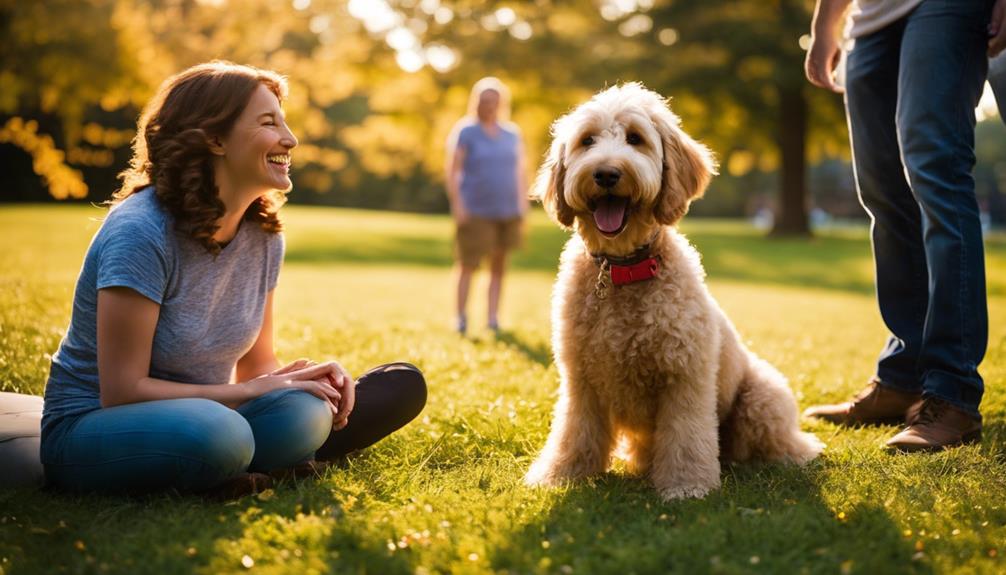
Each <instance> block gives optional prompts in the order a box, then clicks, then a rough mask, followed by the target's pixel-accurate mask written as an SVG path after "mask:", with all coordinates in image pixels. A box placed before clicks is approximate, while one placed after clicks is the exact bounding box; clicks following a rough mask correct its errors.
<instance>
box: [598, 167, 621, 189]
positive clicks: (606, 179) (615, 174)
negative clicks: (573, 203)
mask: <svg viewBox="0 0 1006 575" xmlns="http://www.w3.org/2000/svg"><path fill="white" fill-rule="evenodd" d="M621 177H622V172H620V171H619V170H618V168H597V169H596V170H594V181H595V182H597V185H599V186H601V187H602V188H613V187H615V184H617V183H618V179H619V178H621Z"/></svg>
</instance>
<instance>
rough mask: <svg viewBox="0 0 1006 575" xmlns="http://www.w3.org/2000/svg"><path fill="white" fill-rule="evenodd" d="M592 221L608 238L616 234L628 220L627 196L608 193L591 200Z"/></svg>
mask: <svg viewBox="0 0 1006 575" xmlns="http://www.w3.org/2000/svg"><path fill="white" fill-rule="evenodd" d="M591 203H592V204H593V206H592V207H593V210H594V223H595V224H597V229H598V230H600V232H601V233H602V234H604V235H605V236H607V237H609V238H613V237H615V236H617V235H618V234H619V233H621V231H622V230H623V229H624V228H625V222H627V221H628V217H626V216H627V215H628V211H629V210H628V207H629V198H626V197H624V196H616V195H613V194H608V195H605V196H601V197H600V198H597V199H595V200H594V201H593V202H591Z"/></svg>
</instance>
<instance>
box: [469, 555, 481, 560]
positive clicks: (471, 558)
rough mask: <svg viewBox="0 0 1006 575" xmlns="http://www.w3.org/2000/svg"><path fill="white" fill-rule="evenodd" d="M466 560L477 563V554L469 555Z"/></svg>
mask: <svg viewBox="0 0 1006 575" xmlns="http://www.w3.org/2000/svg"><path fill="white" fill-rule="evenodd" d="M468 560H469V561H478V560H479V554H478V553H469V554H468Z"/></svg>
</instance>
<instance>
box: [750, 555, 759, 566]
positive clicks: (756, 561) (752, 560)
mask: <svg viewBox="0 0 1006 575" xmlns="http://www.w3.org/2000/svg"><path fill="white" fill-rule="evenodd" d="M748 562H750V563H751V564H752V565H757V564H759V563H761V557H759V556H757V555H752V556H751V558H750V559H748Z"/></svg>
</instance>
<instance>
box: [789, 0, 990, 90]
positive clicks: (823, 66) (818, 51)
mask: <svg viewBox="0 0 1006 575" xmlns="http://www.w3.org/2000/svg"><path fill="white" fill-rule="evenodd" d="M1003 1H1004V0H999V2H1000V3H1001V2H1003ZM841 56H842V49H841V47H839V45H838V41H837V40H836V39H835V38H828V37H820V36H816V35H815V36H814V37H812V38H811V41H810V50H807V60H806V61H805V62H804V66H803V68H804V72H806V74H807V79H808V80H810V83H811V84H814V85H815V86H817V87H819V88H826V89H828V90H831V91H832V92H836V93H838V94H841V93H842V92H843V91H844V90H843V88H842V87H841V86H839V85H838V84H836V83H835V68H836V67H838V61H839V59H840V58H841Z"/></svg>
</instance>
